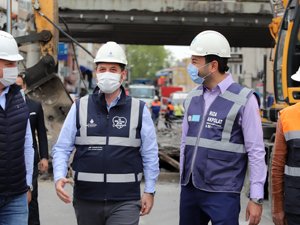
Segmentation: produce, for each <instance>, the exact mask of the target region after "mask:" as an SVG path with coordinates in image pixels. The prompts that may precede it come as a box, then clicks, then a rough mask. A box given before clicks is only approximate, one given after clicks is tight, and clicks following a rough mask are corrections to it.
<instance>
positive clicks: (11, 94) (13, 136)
mask: <svg viewBox="0 0 300 225" xmlns="http://www.w3.org/2000/svg"><path fill="white" fill-rule="evenodd" d="M28 118H29V110H28V107H27V106H26V104H25V101H24V99H23V97H22V94H21V93H20V87H18V86H17V85H11V86H10V89H9V91H8V93H7V94H6V106H5V110H4V109H3V108H2V107H1V106H0V196H13V195H18V194H21V193H25V192H26V191H27V190H28V187H27V184H26V166H25V157H24V143H25V135H26V126H27V121H28Z"/></svg>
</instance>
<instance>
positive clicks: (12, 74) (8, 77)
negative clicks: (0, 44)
mask: <svg viewBox="0 0 300 225" xmlns="http://www.w3.org/2000/svg"><path fill="white" fill-rule="evenodd" d="M17 76H18V68H17V67H7V68H3V77H2V78H0V82H1V83H2V84H3V85H4V86H5V87H8V86H10V85H12V84H14V83H15V82H16V79H17Z"/></svg>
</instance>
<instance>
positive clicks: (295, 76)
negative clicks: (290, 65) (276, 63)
mask: <svg viewBox="0 0 300 225" xmlns="http://www.w3.org/2000/svg"><path fill="white" fill-rule="evenodd" d="M291 78H292V79H293V80H294V81H298V82H300V66H299V69H298V71H297V72H296V73H295V74H293V75H292V76H291Z"/></svg>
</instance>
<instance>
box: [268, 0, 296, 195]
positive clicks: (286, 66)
mask: <svg viewBox="0 0 300 225" xmlns="http://www.w3.org/2000/svg"><path fill="white" fill-rule="evenodd" d="M270 3H271V6H272V10H273V13H274V18H273V19H272V22H271V23H270V25H269V29H270V33H271V35H272V37H273V38H274V41H275V46H274V49H273V55H272V58H271V62H272V65H273V74H272V75H273V77H272V79H273V88H274V96H275V99H274V104H273V105H272V106H271V108H270V109H267V110H266V111H265V112H266V113H264V114H263V118H262V125H263V133H264V143H265V149H266V163H267V165H271V163H270V162H271V160H272V150H273V145H274V140H275V132H276V121H277V119H278V112H279V111H280V110H281V109H283V108H285V107H287V106H289V105H292V104H295V103H297V102H299V101H300V83H299V82H296V81H294V80H292V79H291V76H292V75H293V74H295V73H296V72H297V71H298V70H299V67H300V0H270ZM268 168H269V174H270V169H271V166H269V167H268ZM269 190H270V182H268V181H267V182H266V185H265V198H268V199H270V198H271V195H270V193H269Z"/></svg>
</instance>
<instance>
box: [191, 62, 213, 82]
mask: <svg viewBox="0 0 300 225" xmlns="http://www.w3.org/2000/svg"><path fill="white" fill-rule="evenodd" d="M208 64H210V63H206V64H205V65H203V66H201V67H199V68H198V67H196V66H195V65H193V64H192V63H190V64H189V65H188V67H187V71H188V74H189V75H190V78H191V79H192V81H194V82H195V83H196V84H202V83H203V82H204V80H205V78H207V77H208V76H209V75H211V73H209V74H207V75H206V76H204V77H201V76H199V69H201V68H203V67H205V66H207V65H208Z"/></svg>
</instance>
